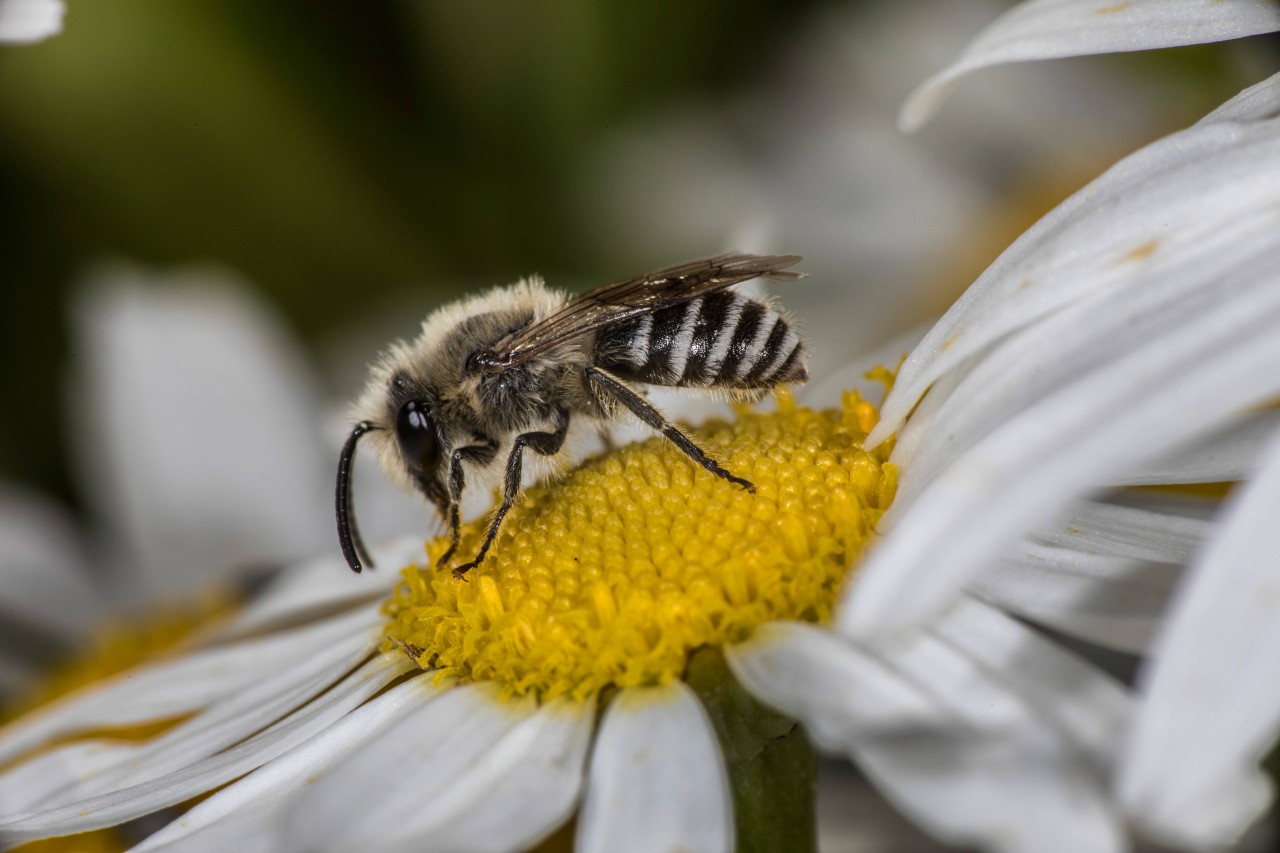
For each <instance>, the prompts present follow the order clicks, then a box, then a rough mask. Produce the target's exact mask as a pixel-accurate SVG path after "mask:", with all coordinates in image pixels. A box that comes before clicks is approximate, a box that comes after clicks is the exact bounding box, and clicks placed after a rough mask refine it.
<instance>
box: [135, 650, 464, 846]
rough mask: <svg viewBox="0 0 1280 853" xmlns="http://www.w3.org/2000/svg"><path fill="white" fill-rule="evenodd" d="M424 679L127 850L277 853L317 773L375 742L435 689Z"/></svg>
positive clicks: (364, 708) (352, 716)
mask: <svg viewBox="0 0 1280 853" xmlns="http://www.w3.org/2000/svg"><path fill="white" fill-rule="evenodd" d="M432 677H433V676H432V675H431V674H430V673H424V674H423V675H420V676H418V677H417V678H414V679H412V680H410V681H408V682H405V683H404V684H400V685H397V686H396V687H394V688H392V689H391V690H389V691H387V692H386V693H385V694H383V695H382V696H379V697H377V698H376V699H373V700H372V701H370V702H368V703H367V704H365V705H362V706H360V707H359V708H356V709H355V710H353V711H352V712H351V713H349V714H347V715H346V716H345V717H343V718H342V719H340V720H338V722H336V723H334V724H333V725H332V726H330V727H329V728H328V729H326V730H324V731H323V732H321V733H320V734H318V735H317V736H316V737H314V738H312V739H311V740H310V741H308V742H306V743H304V744H302V745H301V746H299V747H297V748H295V749H293V750H291V751H289V752H287V753H285V754H284V755H282V756H280V757H279V758H277V759H276V760H274V761H272V762H270V763H269V764H267V765H265V766H264V767H262V768H260V769H258V770H255V771H254V772H253V773H251V774H249V775H248V776H246V777H245V778H244V779H242V780H240V781H238V782H236V783H234V784H233V785H231V786H229V787H228V788H226V789H224V790H222V791H219V792H218V793H217V794H215V795H213V796H212V797H210V798H209V799H207V800H205V801H204V802H202V803H200V804H199V805H197V806H196V807H195V808H193V809H192V810H191V811H189V812H187V813H186V814H184V815H183V816H182V818H181V819H179V820H176V821H174V822H173V823H171V824H169V825H168V826H166V827H165V828H164V829H162V830H160V831H159V832H157V833H155V834H154V835H151V836H149V837H148V838H147V839H146V841H144V842H142V844H140V845H139V846H137V847H136V848H134V851H136V853H143V851H153V850H182V851H187V852H188V853H189V852H190V851H203V850H208V851H224V850H236V851H238V853H277V851H282V850H286V849H288V844H287V839H286V838H285V834H284V830H285V824H286V818H287V816H288V814H289V810H290V808H291V807H292V805H293V803H294V802H295V801H296V800H297V799H298V798H299V797H301V796H302V794H303V792H304V791H306V790H307V787H308V785H309V784H310V783H311V782H314V781H315V780H316V779H318V778H319V777H320V775H321V774H323V773H328V772H330V768H331V767H332V766H333V765H334V764H336V763H338V762H339V761H341V760H342V759H344V758H346V757H347V756H348V755H350V754H351V753H353V752H355V751H356V750H359V749H361V748H362V747H363V746H364V745H365V744H366V743H368V742H369V741H371V740H373V739H374V738H376V737H378V736H380V735H381V734H382V733H383V732H384V731H386V730H387V729H388V728H389V727H390V726H392V725H394V724H395V723H396V722H398V721H399V720H400V719H401V718H403V717H404V716H405V715H406V714H409V713H411V712H413V711H415V710H417V709H418V708H420V707H421V706H422V705H424V704H426V703H427V702H430V701H431V700H432V699H433V698H435V697H436V696H437V695H438V694H439V692H440V689H439V688H437V687H434V686H433V685H432V683H431V680H432Z"/></svg>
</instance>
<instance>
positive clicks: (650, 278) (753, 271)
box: [477, 252, 804, 371]
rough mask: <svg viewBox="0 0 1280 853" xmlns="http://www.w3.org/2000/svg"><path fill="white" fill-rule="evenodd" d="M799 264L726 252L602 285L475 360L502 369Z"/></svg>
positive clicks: (790, 258)
mask: <svg viewBox="0 0 1280 853" xmlns="http://www.w3.org/2000/svg"><path fill="white" fill-rule="evenodd" d="M800 260H801V258H800V256H799V255H747V254H743V253H741V252H731V253H729V254H727V255H717V256H716V257H714V258H704V259H702V260H698V261H689V262H688V263H684V264H680V265H679V266H674V267H671V268H669V269H665V270H659V271H658V272H654V273H649V274H648V275H644V276H638V277H636V278H630V279H627V280H625V281H619V282H615V283H613V284H606V285H604V286H603V287H597V288H596V289H595V290H591V291H588V292H586V293H583V294H581V295H579V296H575V297H573V298H572V299H570V300H569V301H568V302H567V303H565V305H564V307H563V308H561V309H560V310H558V311H556V312H555V313H553V314H550V315H548V316H546V317H544V318H543V319H541V320H539V321H537V322H535V323H530V324H529V325H528V326H525V327H524V328H522V329H517V330H516V331H514V332H512V333H511V334H509V335H507V336H506V337H505V338H503V339H502V340H500V341H498V342H497V343H496V344H495V345H494V346H493V348H492V349H490V350H489V351H487V352H484V353H481V354H480V355H479V356H478V359H477V360H478V362H479V364H480V365H481V367H483V368H484V369H485V370H489V371H498V370H503V369H505V368H508V367H514V366H516V365H519V364H523V363H525V362H527V361H529V360H530V359H532V358H535V357H537V356H539V355H541V354H542V353H545V352H547V351H548V350H551V349H553V348H555V347H557V346H559V345H560V344H563V343H564V342H566V341H569V340H573V339H574V338H577V337H580V336H582V335H585V334H587V333H588V332H592V331H595V330H596V329H600V328H603V327H605V326H611V325H613V324H615V323H621V322H623V321H624V320H629V319H631V318H632V317H636V316H638V315H640V314H649V313H652V312H654V311H658V310H660V309H662V308H666V307H667V306H669V305H679V304H680V303H682V302H689V301H690V300H693V299H697V298H698V297H699V296H703V295H705V294H708V293H714V292H715V291H717V290H723V289H725V288H726V287H731V286H732V285H735V284H737V283H738V282H741V281H749V280H750V279H753V278H767V279H770V280H772V281H794V280H796V279H798V278H804V273H801V272H794V271H791V270H788V269H787V267H790V266H794V265H795V264H797V263H799V262H800Z"/></svg>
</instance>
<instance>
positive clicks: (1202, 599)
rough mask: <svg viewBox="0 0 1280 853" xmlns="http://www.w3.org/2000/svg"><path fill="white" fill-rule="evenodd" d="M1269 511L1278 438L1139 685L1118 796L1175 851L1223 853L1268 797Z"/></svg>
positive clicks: (1277, 606) (1276, 723) (1275, 711)
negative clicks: (1214, 851)
mask: <svg viewBox="0 0 1280 853" xmlns="http://www.w3.org/2000/svg"><path fill="white" fill-rule="evenodd" d="M1277 506H1280V436H1277V440H1276V441H1275V442H1274V443H1273V445H1272V447H1271V448H1270V450H1269V451H1268V453H1267V457H1266V459H1265V461H1264V462H1263V465H1262V468H1261V470H1260V472H1259V474H1258V477H1257V479H1255V480H1253V481H1252V482H1250V483H1248V484H1247V485H1245V486H1243V487H1242V489H1241V491H1240V493H1239V494H1237V495H1235V496H1234V497H1233V498H1232V499H1231V500H1230V503H1229V506H1228V508H1227V510H1226V511H1225V517H1224V519H1223V520H1222V522H1221V528H1220V530H1219V532H1218V535H1217V537H1216V538H1215V539H1214V541H1213V542H1212V543H1211V544H1210V545H1209V547H1208V549H1207V550H1206V551H1205V553H1204V554H1203V555H1202V557H1201V558H1200V559H1199V560H1198V561H1197V562H1196V564H1195V565H1194V566H1193V569H1192V573H1191V577H1190V579H1189V581H1188V582H1187V584H1186V586H1185V587H1184V588H1183V589H1182V590H1181V591H1180V592H1179V596H1178V600H1177V602H1176V603H1175V606H1174V609H1173V612H1172V614H1171V616H1170V617H1169V619H1168V621H1167V626H1166V629H1165V631H1164V632H1163V634H1162V635H1161V636H1160V638H1159V641H1158V642H1157V644H1156V647H1155V649H1154V656H1155V657H1154V663H1153V664H1152V665H1151V668H1150V670H1149V671H1148V672H1147V673H1146V674H1145V677H1144V684H1143V686H1142V692H1143V694H1145V698H1144V701H1143V703H1142V705H1141V713H1140V714H1139V716H1138V724H1137V726H1136V728H1135V731H1134V735H1133V738H1132V740H1131V743H1130V746H1129V751H1128V755H1127V756H1126V759H1125V764H1124V768H1123V774H1122V776H1121V783H1120V791H1121V797H1122V798H1123V800H1124V802H1125V803H1126V805H1127V806H1128V808H1129V811H1130V812H1131V813H1132V814H1133V815H1134V816H1135V818H1136V819H1137V820H1138V821H1140V822H1141V823H1142V824H1143V825H1144V826H1145V827H1146V828H1147V829H1148V830H1150V831H1151V832H1152V833H1153V834H1155V835H1157V836H1160V837H1164V838H1167V839H1169V840H1171V841H1173V842H1175V843H1177V844H1178V845H1179V846H1183V845H1190V846H1195V847H1223V846H1227V845H1229V844H1230V843H1231V842H1232V841H1234V840H1235V839H1236V838H1237V837H1238V836H1239V835H1240V833H1241V832H1243V830H1244V829H1245V828H1246V827H1247V826H1248V824H1249V823H1250V822H1251V821H1252V820H1253V819H1255V818H1256V817H1258V816H1259V815H1260V814H1261V812H1262V810H1263V809H1264V808H1265V807H1266V805H1267V803H1268V802H1269V801H1270V800H1271V797H1272V793H1273V792H1272V790H1271V785H1270V783H1269V781H1268V779H1267V776H1266V774H1265V773H1264V772H1263V771H1262V770H1261V769H1260V768H1259V766H1258V765H1259V762H1260V761H1261V760H1262V759H1263V758H1264V757H1265V756H1266V754H1267V752H1268V751H1269V749H1270V746H1271V744H1272V743H1273V742H1274V741H1275V738H1276V735H1277V733H1280V681H1277V679H1276V677H1275V662H1276V660H1278V659H1280V525H1277V524H1276V507H1277ZM1175 745H1176V746H1175Z"/></svg>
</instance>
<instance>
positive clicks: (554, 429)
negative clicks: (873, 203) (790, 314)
mask: <svg viewBox="0 0 1280 853" xmlns="http://www.w3.org/2000/svg"><path fill="white" fill-rule="evenodd" d="M800 260H801V259H800V257H799V256H797V255H748V254H742V253H731V254H726V255H719V256H717V257H714V258H707V259H705V260H698V261H692V262H689V263H685V264H680V265H679V266H674V267H671V268H670V269H664V270H660V271H658V272H655V273H651V274H649V275H645V276H639V277H636V278H630V279H627V280H625V281H619V282H616V283H614V284H607V285H605V286H603V287H599V288H596V289H595V290H592V291H589V292H587V293H584V294H581V295H578V296H570V295H568V294H565V293H562V292H559V291H555V290H549V289H548V288H547V287H546V286H545V285H544V284H543V283H542V281H541V280H540V279H539V278H536V277H534V278H531V279H526V280H524V281H521V282H520V283H518V284H515V285H512V286H510V287H505V288H497V289H495V290H492V291H489V292H488V293H484V294H481V295H478V296H473V297H470V298H468V299H465V300H463V301H461V302H458V303H454V304H452V305H446V306H444V307H442V308H440V309H438V310H436V311H435V312H433V313H432V314H430V315H428V316H427V318H426V320H424V321H423V324H422V331H421V333H420V334H419V335H418V337H417V338H415V339H414V340H413V341H411V342H406V341H398V342H396V343H394V344H392V345H391V347H390V349H389V350H388V351H387V352H386V353H385V354H384V355H383V356H382V357H381V358H380V359H379V361H378V362H377V363H376V364H375V365H374V366H373V368H372V370H371V373H370V378H369V382H368V385H367V386H366V389H365V391H364V393H363V395H362V396H361V397H360V399H359V400H358V401H357V403H356V411H357V417H358V420H359V422H358V423H357V424H356V425H355V428H354V429H352V431H351V434H350V436H349V437H348V438H347V440H346V442H345V443H344V445H343V447H342V451H341V454H340V455H339V458H338V485H337V492H336V497H335V511H336V516H337V524H338V541H339V544H340V545H341V548H342V554H343V556H344V557H345V558H346V561H347V565H348V566H350V567H351V569H352V571H355V572H359V571H360V570H361V568H362V567H363V566H365V565H369V566H372V562H371V561H370V560H369V557H368V552H367V550H366V549H365V547H364V545H363V543H362V542H361V539H360V534H359V531H358V529H357V527H356V522H355V517H354V506H353V503H352V495H351V470H352V461H353V459H354V456H355V451H356V445H357V442H359V441H360V440H361V439H362V438H364V437H366V436H367V437H368V440H369V442H370V443H372V444H373V447H374V450H375V453H376V455H377V457H378V461H379V462H380V463H381V466H382V468H383V470H384V471H385V472H386V473H387V475H388V476H389V477H390V478H391V479H392V480H394V481H396V482H397V483H399V484H400V485H401V486H402V487H403V488H406V489H408V490H417V491H418V492H420V493H421V494H422V495H423V496H424V497H425V498H426V499H427V500H428V501H429V502H430V503H431V504H433V505H434V506H435V508H436V509H437V510H438V511H439V513H440V516H441V517H442V518H444V519H445V520H446V521H447V523H448V527H449V537H450V544H449V547H448V549H447V550H446V551H445V553H444V555H443V556H442V557H441V558H440V560H439V562H438V568H444V567H445V566H447V565H448V564H449V561H450V560H451V559H452V557H453V555H454V553H455V552H456V551H457V548H458V539H459V536H460V531H461V526H462V525H461V501H462V495H463V490H464V488H465V486H466V481H467V475H468V473H469V472H476V473H477V474H480V473H488V474H489V475H490V476H491V477H492V476H494V475H498V474H500V476H501V482H502V501H501V503H500V504H499V506H498V509H497V512H496V513H494V515H493V518H492V520H491V521H490V523H489V526H488V529H487V531H486V535H485V538H484V542H483V543H482V544H481V546H480V549H479V551H478V552H477V553H476V554H475V556H474V558H473V559H472V560H471V561H469V562H467V563H463V564H462V565H460V566H458V567H457V568H455V569H454V570H453V573H454V575H455V576H456V577H459V578H461V577H463V576H464V575H465V574H466V573H467V572H468V571H469V570H470V569H473V568H475V567H476V566H477V565H479V564H480V563H481V562H482V561H483V560H484V558H485V556H486V555H487V554H488V553H489V549H490V548H491V547H492V545H493V543H494V540H495V539H496V538H497V536H498V531H499V529H500V528H501V526H502V521H503V519H504V518H505V517H506V516H507V513H508V512H509V511H510V510H511V507H512V504H513V503H514V502H515V500H516V498H517V497H518V496H519V493H520V483H521V474H522V468H523V465H524V461H525V455H526V452H529V453H533V454H536V456H537V457H543V458H544V460H546V461H554V460H555V459H556V458H557V457H560V456H561V455H562V453H563V450H564V448H565V443H566V437H567V436H568V434H569V429H570V424H571V423H575V424H577V423H584V424H586V425H587V426H588V427H593V428H595V429H597V430H600V431H601V432H602V434H603V431H604V430H605V429H606V428H607V426H608V424H609V423H610V422H611V421H613V420H615V419H616V418H618V417H619V415H621V413H622V412H624V411H625V412H629V413H631V414H632V415H634V416H635V417H637V418H639V420H640V421H641V422H643V423H644V424H646V425H648V426H649V427H651V428H652V429H654V430H656V431H658V432H660V433H661V434H662V435H664V436H665V437H666V438H667V439H669V440H670V441H671V442H672V443H673V444H674V445H675V446H676V447H677V448H679V449H680V451H681V452H683V453H684V454H685V455H687V456H688V457H689V458H690V459H692V460H693V461H694V462H696V463H698V465H700V466H701V467H702V468H703V469H704V470H706V471H707V472H708V473H710V474H713V475H714V476H716V477H720V478H722V479H724V480H727V481H729V482H730V483H733V484H735V485H737V486H739V487H741V488H743V489H746V490H748V491H755V487H754V486H753V485H752V484H751V483H750V482H749V481H747V480H745V479H743V478H741V477H738V476H735V475H734V474H732V473H730V472H729V471H728V470H726V469H725V468H724V467H723V466H721V465H720V463H718V462H716V460H715V459H713V458H712V457H711V456H709V455H708V454H707V453H706V451H704V450H703V449H702V448H701V447H699V446H698V445H697V443H696V442H695V441H694V440H693V439H692V438H690V437H689V436H688V435H687V434H686V433H685V432H684V431H683V430H682V429H680V427H678V426H676V425H675V424H673V423H671V421H669V420H668V419H667V418H666V417H665V416H664V415H663V414H662V412H661V411H659V410H658V408H657V407H655V406H654V405H653V404H651V403H650V402H649V401H648V400H647V399H645V397H644V396H642V395H641V394H640V393H638V392H637V391H636V390H635V389H634V388H633V387H632V384H633V383H638V384H643V385H662V386H671V387H678V388H697V389H706V390H719V391H725V392H728V393H729V394H730V395H732V396H736V397H740V398H748V399H750V398H758V397H760V396H762V395H763V394H765V393H766V392H767V391H768V390H770V389H772V388H775V387H777V386H779V385H782V384H786V383H800V382H804V381H805V380H806V379H808V368H807V366H806V364H805V359H806V352H805V346H804V343H803V341H801V339H800V336H799V335H798V334H797V333H796V331H795V330H794V329H793V328H792V326H791V323H790V322H789V321H788V320H787V319H786V318H785V317H783V316H782V315H781V314H779V313H778V312H777V311H776V310H775V309H774V308H773V307H772V306H770V305H769V304H768V303H766V302H762V301H760V300H757V299H753V298H751V297H749V296H746V295H744V294H740V293H737V292H734V291H732V290H729V289H728V288H730V287H731V286H732V285H734V284H737V283H739V282H743V281H748V280H750V279H753V278H765V279H771V280H773V281H793V280H795V279H799V278H802V277H803V275H804V274H803V273H799V272H794V271H791V270H789V269H788V268H789V267H791V266H794V265H795V264H796V263H798V262H799V261H800ZM500 459H502V460H503V461H502V462H501V469H500V470H499V469H498V467H497V465H496V464H495V463H498V461H499V460H500Z"/></svg>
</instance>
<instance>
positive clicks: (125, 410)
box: [0, 266, 337, 692]
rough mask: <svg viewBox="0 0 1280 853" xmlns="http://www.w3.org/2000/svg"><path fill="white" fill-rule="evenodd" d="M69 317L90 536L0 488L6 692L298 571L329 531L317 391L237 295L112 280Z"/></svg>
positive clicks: (131, 274)
mask: <svg viewBox="0 0 1280 853" xmlns="http://www.w3.org/2000/svg"><path fill="white" fill-rule="evenodd" d="M73 306H74V307H73V311H72V314H73V324H72V325H73V329H72V334H73V340H74V348H73V352H74V353H75V359H74V361H73V363H72V367H73V370H72V371H71V374H72V375H71V377H70V381H69V382H68V387H67V393H66V399H67V415H68V418H67V424H68V429H67V430H66V435H67V437H68V440H69V444H70V445H71V449H72V450H73V451H74V452H73V456H74V458H75V461H78V462H79V464H78V465H77V466H76V470H75V473H76V474H77V475H78V478H77V479H78V480H79V485H80V486H81V494H82V496H83V499H84V502H85V504H86V508H87V510H88V516H89V519H90V524H88V525H78V524H77V523H75V522H74V521H73V520H72V518H71V516H70V513H68V512H67V511H65V510H63V509H62V508H61V507H59V506H57V505H56V504H55V503H54V502H52V501H50V500H48V499H45V498H42V497H41V496H39V495H35V494H32V493H30V492H28V491H26V490H24V489H20V488H17V487H16V486H3V487H2V488H0V604H3V608H4V613H3V618H0V634H3V635H4V636H5V637H6V638H7V639H8V638H12V642H6V643H4V644H3V648H0V673H7V676H8V677H4V676H0V692H4V691H3V687H5V686H7V687H9V688H10V692H13V691H18V690H20V688H21V685H22V684H23V683H24V682H28V681H29V680H30V676H32V675H33V674H34V673H33V671H32V665H33V664H38V663H41V662H43V663H47V662H48V661H49V660H50V659H55V658H59V657H63V656H65V655H66V654H67V653H69V652H70V651H71V650H73V649H75V648H77V647H81V646H83V645H84V644H85V643H86V642H87V641H88V639H89V635H90V634H91V632H92V631H93V630H95V627H96V626H98V625H99V624H100V623H102V622H104V621H110V620H112V619H114V618H119V617H120V616H121V615H122V614H127V613H135V612H137V611H139V610H144V611H154V610H155V609H156V608H157V607H161V606H162V607H172V606H174V605H175V604H181V603H184V602H185V603H190V602H192V601H196V600H199V599H202V598H203V597H204V596H205V595H206V594H207V593H208V592H209V591H210V588H211V587H215V586H219V585H222V586H223V587H225V588H226V589H225V590H224V591H228V592H229V591H230V586H231V585H232V583H234V581H233V580H232V579H233V578H236V577H237V576H239V575H243V574H244V573H245V572H258V573H261V572H262V571H264V570H265V569H267V568H268V567H270V566H272V565H284V564H287V563H291V562H294V561H296V560H297V559H298V558H299V557H300V556H302V555H305V554H306V553H308V552H309V551H311V550H312V548H313V546H312V544H311V543H313V542H315V541H317V540H318V539H320V538H321V537H323V536H326V535H327V534H328V530H329V525H330V523H331V522H330V518H329V508H328V506H327V501H326V500H325V499H324V496H323V492H324V490H325V488H326V484H327V481H328V479H329V470H328V469H329V467H330V464H331V462H330V460H331V458H332V449H331V448H330V447H329V446H328V443H327V442H326V440H325V438H324V437H323V435H322V430H321V429H320V428H319V427H318V422H319V421H320V420H321V417H320V414H321V410H320V406H319V403H318V395H317V394H316V393H315V391H314V387H313V386H314V385H315V384H316V383H315V382H314V380H313V379H312V378H311V377H310V376H309V375H308V373H307V370H306V368H305V362H304V360H303V359H302V358H301V356H300V354H299V352H298V351H297V349H296V348H295V346H294V345H293V343H292V342H291V341H290V340H289V339H288V337H287V336H286V335H285V334H284V333H283V329H282V326H281V324H280V323H279V322H278V320H277V319H276V318H274V317H273V316H272V315H271V314H270V312H268V311H267V310H265V308H264V307H263V306H262V304H261V303H260V302H258V301H256V300H254V299H253V298H252V297H251V296H249V295H248V294H247V293H246V292H244V291H243V290H241V289H240V288H239V287H238V286H237V284H236V282H235V281H234V279H232V278H230V277H229V276H227V275H225V274H222V273H218V272H216V271H212V270H194V269H193V270H188V271H185V272H181V273H170V274H165V275H152V274H146V273H143V272H141V271H139V270H136V269H133V268H129V267H124V266H115V267H111V268H104V269H102V270H100V271H98V272H96V273H94V274H92V275H90V276H88V277H87V278H86V280H85V281H84V282H83V283H82V285H81V287H80V288H79V290H78V295H77V297H76V298H75V300H73ZM194 412H199V413H200V416H199V417H198V418H197V417H192V413H194ZM336 446H337V445H336V443H335V444H334V447H336ZM268 460H269V461H270V463H271V466H272V470H273V472H274V474H273V476H272V477H271V478H270V480H268V481H263V478H261V477H259V476H258V474H259V472H260V471H261V470H262V469H263V467H264V465H265V464H266V463H267V461H268ZM180 555H186V556H185V558H184V559H183V560H182V565H181V566H178V565H177V564H176V561H177V560H178V558H179V556H180ZM184 606H185V605H184Z"/></svg>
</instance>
